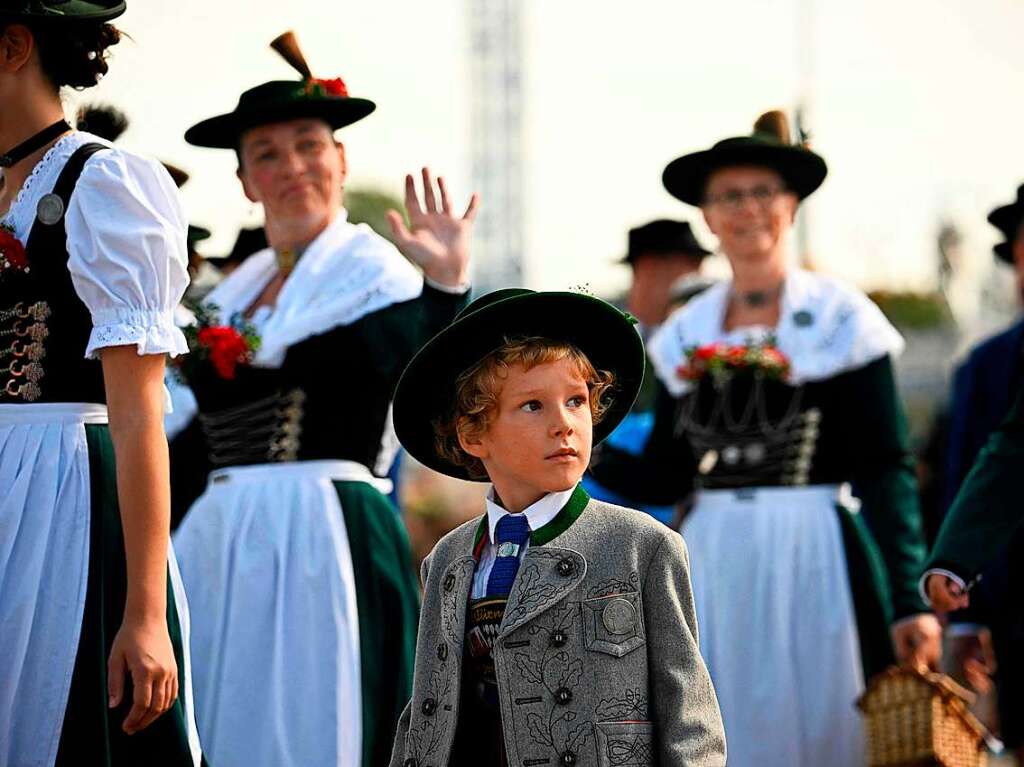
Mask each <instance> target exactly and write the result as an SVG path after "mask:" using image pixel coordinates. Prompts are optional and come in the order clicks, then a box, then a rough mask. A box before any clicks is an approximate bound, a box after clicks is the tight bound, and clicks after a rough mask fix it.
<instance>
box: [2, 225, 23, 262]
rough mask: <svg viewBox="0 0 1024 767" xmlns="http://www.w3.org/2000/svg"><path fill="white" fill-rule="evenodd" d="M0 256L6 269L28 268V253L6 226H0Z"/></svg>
mask: <svg viewBox="0 0 1024 767" xmlns="http://www.w3.org/2000/svg"><path fill="white" fill-rule="evenodd" d="M0 257H2V258H3V260H4V261H6V262H7V263H6V266H5V267H4V268H7V269H18V270H19V271H23V270H25V269H27V268H28V254H27V253H26V252H25V246H24V245H22V244H21V240H19V239H18V238H17V237H15V236H14V233H13V232H12V231H11V230H10V229H8V228H7V227H6V226H4V227H0Z"/></svg>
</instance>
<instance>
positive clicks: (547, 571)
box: [391, 289, 725, 767]
mask: <svg viewBox="0 0 1024 767" xmlns="http://www.w3.org/2000/svg"><path fill="white" fill-rule="evenodd" d="M643 359H644V357H643V348H642V344H641V342H640V339H639V337H638V335H637V333H636V332H635V330H634V328H633V326H632V324H631V322H630V321H629V320H628V319H627V318H626V317H625V316H624V315H623V314H622V313H621V312H619V311H618V310H617V309H615V308H614V307H612V306H611V305H609V304H607V303H605V302H603V301H600V300H598V299H595V298H592V297H589V296H584V295H578V294H574V293H534V292H532V291H527V290H520V289H510V290H504V291H498V292H496V293H492V294H490V295H488V296H485V297H483V298H481V299H478V300H477V301H476V302H474V303H473V304H471V305H470V306H469V307H467V308H466V310H465V311H464V312H462V314H460V315H459V317H458V318H457V319H456V320H455V322H454V323H453V324H452V325H451V326H449V328H448V329H446V330H445V331H443V332H442V333H441V334H440V335H438V336H437V337H436V338H434V339H433V340H432V341H431V342H430V343H429V344H428V345H427V346H426V347H425V348H424V349H423V350H422V351H421V352H420V354H419V355H417V357H416V358H415V359H414V360H413V362H412V363H410V365H409V367H408V368H407V369H406V372H405V374H404V375H403V378H402V381H401V383H400V384H399V387H398V391H397V393H396V398H395V405H394V408H395V410H394V416H395V426H396V430H397V431H398V435H399V438H400V439H401V440H402V443H403V445H404V446H405V447H406V449H407V450H408V451H409V452H410V453H411V454H412V455H413V456H414V457H415V458H417V459H418V460H419V461H421V462H422V463H424V464H426V465H427V466H430V467H432V468H434V469H436V470H438V471H440V472H443V473H445V474H448V475H450V476H454V477H459V478H461V479H470V480H476V481H490V483H491V485H492V488H491V491H490V493H489V494H488V497H487V501H486V509H485V513H484V514H483V515H482V516H481V517H479V518H477V519H475V520H473V521H471V522H468V523H466V524H465V525H462V526H461V527H459V528H457V529H456V530H454V531H452V532H451V533H449V534H448V535H447V536H445V538H443V539H442V540H441V541H440V542H439V543H438V544H437V546H436V547H435V548H434V550H433V551H432V552H431V554H430V555H429V556H428V557H427V558H426V560H424V563H423V568H422V579H423V584H424V589H425V596H424V604H423V612H422V615H421V619H420V627H419V634H418V639H417V647H416V670H415V675H414V682H413V696H412V700H411V701H410V703H409V705H408V706H407V707H406V709H405V711H404V712H403V714H402V717H401V719H400V721H399V725H398V734H397V737H396V741H395V747H394V751H393V754H392V759H391V764H392V767H427V766H428V765H429V766H430V767H442V766H444V765H450V766H453V767H455V766H460V767H461V765H523V767H531V765H665V766H666V767H668V766H669V765H671V766H672V767H684V766H685V767H696V766H698V765H699V766H700V767H712V766H714V765H724V764H725V736H724V733H723V729H722V722H721V716H720V714H719V710H718V703H717V700H716V698H715V693H714V690H713V688H712V686H711V681H710V679H709V677H708V673H707V669H706V668H705V666H704V663H703V661H702V660H701V657H700V653H699V650H698V645H697V621H696V617H695V614H694V608H693V599H692V595H691V591H690V583H689V567H688V561H687V554H686V548H685V546H684V544H683V541H682V539H681V538H680V537H679V535H678V534H677V533H675V532H673V531H671V530H669V529H667V528H665V527H663V526H662V525H660V524H659V523H657V522H655V521H654V520H652V519H651V518H649V517H647V516H646V515H644V514H641V513H640V512H636V511H632V510H629V509H624V508H621V507H617V506H611V505H608V504H604V503H599V502H597V501H593V500H591V499H590V498H588V497H587V494H586V493H585V492H584V491H583V489H582V488H581V487H580V486H579V484H578V483H579V480H580V477H581V476H582V474H583V472H584V471H585V469H586V467H587V464H588V462H589V459H590V452H591V448H592V446H593V444H594V443H595V442H599V441H600V440H601V439H603V438H604V437H605V436H607V434H608V433H609V432H610V431H611V430H612V429H613V428H614V427H615V425H616V424H617V423H618V422H619V421H620V420H621V419H622V418H623V417H624V416H625V414H626V413H628V411H629V407H630V405H631V404H632V402H633V399H634V398H635V396H636V392H637V389H638V387H639V385H640V380H641V378H642V375H643Z"/></svg>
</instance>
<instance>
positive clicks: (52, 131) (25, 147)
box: [0, 119, 71, 168]
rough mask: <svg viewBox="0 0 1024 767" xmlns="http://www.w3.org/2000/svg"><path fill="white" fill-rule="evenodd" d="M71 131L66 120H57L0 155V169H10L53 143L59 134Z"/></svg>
mask: <svg viewBox="0 0 1024 767" xmlns="http://www.w3.org/2000/svg"><path fill="white" fill-rule="evenodd" d="M69 130H71V126H70V125H68V121H67V120H63V119H62V120H58V121H57V122H55V123H54V124H53V125H50V126H48V127H46V128H43V129H42V130H41V131H39V133H37V134H36V135H34V136H32V137H31V138H29V139H27V140H25V141H22V142H21V143H20V144H18V146H16V147H14V149H12V150H11V151H9V152H5V153H4V154H0V168H10V167H11V166H12V165H14V163H16V162H20V161H21V160H24V159H25V158H26V157H28V156H29V155H30V154H32V153H33V152H34V151H36V150H37V149H39V148H40V147H44V146H46V145H47V144H49V143H50V142H51V141H53V140H54V139H55V138H57V136H59V135H60V134H62V133H64V132H66V131H69Z"/></svg>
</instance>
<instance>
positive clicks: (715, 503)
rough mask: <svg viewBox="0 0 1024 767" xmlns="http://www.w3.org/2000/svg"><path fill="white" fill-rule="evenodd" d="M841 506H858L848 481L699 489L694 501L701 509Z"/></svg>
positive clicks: (858, 502) (855, 509)
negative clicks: (838, 483) (820, 504)
mask: <svg viewBox="0 0 1024 767" xmlns="http://www.w3.org/2000/svg"><path fill="white" fill-rule="evenodd" d="M813 502H818V503H822V504H831V505H836V504H838V505H840V506H843V507H844V508H847V509H849V510H850V511H854V512H855V511H858V510H859V509H860V501H859V500H858V499H857V498H856V497H854V495H853V492H852V490H851V488H850V485H849V483H846V482H844V483H843V484H840V485H806V486H803V487H742V488H730V489H728V490H724V489H718V490H701V491H700V492H699V493H698V494H697V504H698V505H699V506H700V507H701V508H703V509H715V508H724V507H729V508H735V506H736V504H742V503H750V504H767V505H770V506H772V507H773V508H781V507H785V506H786V505H787V504H797V505H800V506H804V505H806V504H807V503H813Z"/></svg>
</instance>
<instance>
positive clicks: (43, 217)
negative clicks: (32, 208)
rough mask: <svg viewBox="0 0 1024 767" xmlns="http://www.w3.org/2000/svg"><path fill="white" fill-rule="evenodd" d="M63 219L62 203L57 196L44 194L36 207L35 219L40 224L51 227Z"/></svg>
mask: <svg viewBox="0 0 1024 767" xmlns="http://www.w3.org/2000/svg"><path fill="white" fill-rule="evenodd" d="M63 217H64V201H63V200H62V199H61V198H60V196H59V195H56V194H53V193H52V192H51V193H50V194H44V195H43V196H42V197H41V198H39V204H38V205H36V218H37V219H39V222H40V223H43V224H46V225H47V226H53V225H54V224H56V223H57V222H58V221H60V220H61V218H63Z"/></svg>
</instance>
